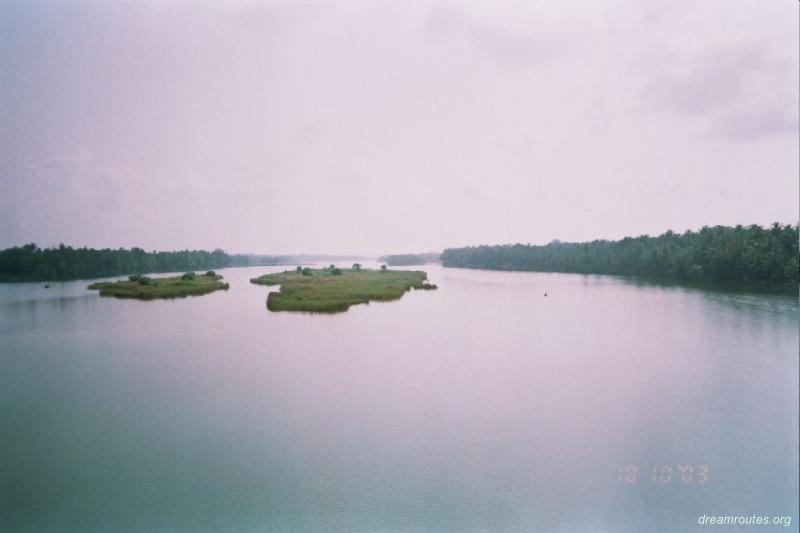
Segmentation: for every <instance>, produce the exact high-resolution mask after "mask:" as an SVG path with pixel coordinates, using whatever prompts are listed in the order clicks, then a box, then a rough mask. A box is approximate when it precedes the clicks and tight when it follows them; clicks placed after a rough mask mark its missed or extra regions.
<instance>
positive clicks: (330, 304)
mask: <svg viewBox="0 0 800 533" xmlns="http://www.w3.org/2000/svg"><path fill="white" fill-rule="evenodd" d="M331 267H332V268H331ZM331 267H328V268H322V269H315V270H311V269H309V268H304V269H302V272H300V273H298V272H297V271H289V270H287V271H285V272H280V273H277V274H265V275H263V276H260V277H257V278H253V279H251V280H250V282H251V283H256V284H259V285H280V286H281V287H280V292H271V293H269V295H268V296H267V309H269V310H270V311H308V312H316V313H335V312H339V311H346V310H347V309H348V308H349V307H350V306H351V305H355V304H362V303H368V302H370V301H387V300H396V299H398V298H400V297H401V296H402V295H403V294H405V292H406V291H408V290H409V289H412V288H413V289H425V290H428V289H435V288H436V285H432V284H430V283H428V282H427V281H425V280H426V279H427V277H428V275H427V274H426V273H425V272H421V271H418V270H414V271H412V270H386V269H385V268H384V269H383V270H380V271H379V270H370V269H363V268H358V269H355V268H353V269H352V270H341V269H339V268H336V267H334V266H333V265H331Z"/></svg>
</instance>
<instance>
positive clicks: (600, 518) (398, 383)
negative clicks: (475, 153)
mask: <svg viewBox="0 0 800 533" xmlns="http://www.w3.org/2000/svg"><path fill="white" fill-rule="evenodd" d="M271 270H281V269H274V268H249V269H229V270H226V271H222V273H223V274H224V275H225V276H226V278H227V279H228V280H229V281H230V282H231V289H230V290H229V291H228V292H218V293H214V294H211V295H207V296H202V297H198V298H187V299H180V300H174V301H153V302H141V301H128V300H115V299H109V298H100V297H99V296H97V295H96V293H94V292H90V291H87V290H85V286H86V284H87V282H73V283H55V284H53V286H52V288H51V289H49V290H44V289H43V287H42V284H39V283H37V284H19V285H0V354H2V356H1V357H2V359H0V376H1V377H0V380H1V381H0V386H1V389H0V401H1V402H2V403H1V404H0V424H1V426H0V439H1V440H0V483H1V484H2V485H0V491H1V492H2V494H1V496H2V502H1V504H2V505H1V506H2V522H0V525H2V526H3V529H5V530H28V529H31V530H33V529H36V530H49V529H57V530H76V531H77V530H80V531H88V530H105V531H118V530H122V529H126V530H139V531H141V530H154V529H156V530H187V531H189V530H191V531H198V530H265V531H563V532H581V531H588V532H602V531H613V532H617V531H642V532H645V531H646V532H650V531H669V532H675V531H706V530H709V529H711V530H718V531H721V530H723V529H725V528H721V527H720V526H716V527H715V526H704V527H703V526H698V525H697V518H698V517H699V516H701V515H703V514H707V515H742V516H751V515H753V514H756V515H758V516H768V517H769V518H770V519H772V517H775V516H777V517H783V516H791V520H792V522H791V526H790V527H781V526H770V527H766V528H765V527H763V526H753V527H752V528H751V529H752V530H754V531H756V530H757V531H764V530H770V531H774V530H777V531H797V525H798V516H797V501H798V407H797V406H798V342H799V340H798V326H799V325H800V318H799V315H798V303H797V300H796V299H795V298H791V297H788V298H787V297H778V296H752V295H741V294H726V293H719V292H705V291H702V290H697V289H685V288H671V287H655V286H648V285H642V284H638V285H637V284H633V283H631V282H627V281H624V280H621V279H616V278H610V277H602V276H581V275H563V274H537V273H506V272H483V271H469V270H460V269H443V268H440V267H436V266H428V267H426V270H427V271H428V272H429V277H430V279H431V280H432V281H433V282H434V283H437V284H438V285H439V290H438V291H419V292H412V293H409V294H406V295H405V296H404V297H403V298H402V299H401V300H399V301H396V302H390V303H378V304H375V303H373V304H370V305H362V306H356V307H353V308H351V309H350V311H348V312H346V313H342V314H337V315H306V314H287V313H271V312H269V311H267V310H266V307H265V298H266V294H267V292H268V290H269V289H268V288H266V287H260V286H254V285H250V284H249V283H247V280H248V279H249V278H250V277H252V276H254V275H257V274H259V273H263V272H267V271H271ZM544 292H547V293H548V294H549V296H548V297H547V298H545V297H543V293H544ZM654 469H655V475H654ZM670 469H671V470H670ZM727 530H730V529H729V528H728V529H727ZM745 530H747V529H745Z"/></svg>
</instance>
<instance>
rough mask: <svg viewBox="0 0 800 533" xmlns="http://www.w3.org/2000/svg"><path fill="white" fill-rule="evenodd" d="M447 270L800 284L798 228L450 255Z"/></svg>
mask: <svg viewBox="0 0 800 533" xmlns="http://www.w3.org/2000/svg"><path fill="white" fill-rule="evenodd" d="M442 264H443V265H444V266H446V267H465V268H483V269H490V270H530V271H539V272H575V273H585V274H617V275H640V276H648V277H655V278H663V279H672V280H676V281H698V282H737V283H738V282H743V283H760V284H770V285H791V284H794V285H797V283H798V276H799V275H800V274H799V271H800V266H799V265H798V226H791V225H781V224H778V223H775V224H773V225H772V226H771V227H769V228H763V227H761V226H757V225H751V226H747V227H743V226H736V227H728V226H714V227H708V226H705V227H703V228H702V229H701V230H700V231H697V232H693V231H687V232H685V233H683V234H676V233H673V232H672V231H667V232H666V233H663V234H662V235H659V236H658V237H650V236H648V235H642V236H640V237H635V238H633V237H626V238H625V239H622V240H619V241H606V240H596V241H592V242H583V243H561V242H558V241H553V242H551V243H550V244H548V245H544V246H531V245H524V244H514V245H502V246H477V247H468V248H451V249H447V250H445V251H444V253H443V254H442Z"/></svg>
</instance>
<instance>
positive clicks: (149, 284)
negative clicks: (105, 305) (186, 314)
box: [88, 270, 230, 300]
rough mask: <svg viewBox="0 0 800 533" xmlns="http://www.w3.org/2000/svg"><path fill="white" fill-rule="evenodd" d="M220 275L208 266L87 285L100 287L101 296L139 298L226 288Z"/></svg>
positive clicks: (174, 296)
mask: <svg viewBox="0 0 800 533" xmlns="http://www.w3.org/2000/svg"><path fill="white" fill-rule="evenodd" d="M221 279H222V276H220V275H218V274H217V273H216V272H214V271H213V270H209V271H208V272H206V273H205V274H195V273H194V272H187V273H185V274H183V275H182V276H176V277H173V278H150V277H147V276H143V275H141V274H135V275H133V276H128V280H127V281H109V282H100V283H92V284H91V285H89V287H88V288H89V289H91V290H99V291H100V296H114V297H115V298H138V299H140V300H153V299H156V298H183V297H185V296H199V295H201V294H208V293H209V292H214V291H218V290H227V289H228V288H229V287H230V285H228V284H227V283H224V282H222V281H220V280H221Z"/></svg>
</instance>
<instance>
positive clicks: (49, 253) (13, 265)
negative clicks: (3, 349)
mask: <svg viewBox="0 0 800 533" xmlns="http://www.w3.org/2000/svg"><path fill="white" fill-rule="evenodd" d="M269 259H270V258H269V257H267V256H247V255H228V254H226V253H225V252H224V251H223V250H220V249H216V250H214V251H212V252H207V251H204V250H182V251H177V252H146V251H144V250H143V249H141V248H131V249H130V250H126V249H123V248H119V249H117V250H112V249H110V248H104V249H102V250H97V249H94V248H73V247H71V246H65V245H63V244H61V245H59V246H58V247H55V248H46V249H42V248H39V247H38V246H36V245H35V244H26V245H24V246H16V247H14V248H8V249H6V250H2V251H0V282H4V281H59V280H70V279H91V278H103V277H108V276H120V275H130V274H145V273H150V272H186V271H194V270H212V269H215V268H224V267H227V266H248V265H252V264H264V262H267V261H268V260H269Z"/></svg>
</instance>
